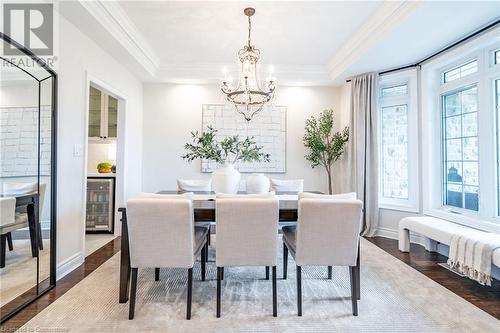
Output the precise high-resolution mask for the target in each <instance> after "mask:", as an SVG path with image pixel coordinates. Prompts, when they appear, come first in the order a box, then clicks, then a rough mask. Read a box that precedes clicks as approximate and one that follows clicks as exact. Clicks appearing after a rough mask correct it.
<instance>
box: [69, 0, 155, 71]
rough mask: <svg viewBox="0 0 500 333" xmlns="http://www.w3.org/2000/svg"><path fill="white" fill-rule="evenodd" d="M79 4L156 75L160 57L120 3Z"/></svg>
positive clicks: (99, 1)
mask: <svg viewBox="0 0 500 333" xmlns="http://www.w3.org/2000/svg"><path fill="white" fill-rule="evenodd" d="M79 2H80V4H81V5H82V6H83V8H85V9H86V10H87V11H88V12H89V13H90V14H91V15H92V16H93V17H94V18H95V19H96V20H97V21H98V22H99V23H100V24H102V26H103V27H104V28H105V29H106V30H107V31H108V32H109V33H110V34H111V36H113V38H114V39H115V40H116V41H118V43H120V45H122V46H123V47H124V48H125V49H126V50H127V52H129V53H130V55H131V56H132V57H133V58H134V59H135V60H136V61H137V62H138V63H139V64H140V65H141V66H142V67H143V68H144V69H145V70H146V71H147V72H148V73H149V74H150V75H151V76H154V75H155V74H156V71H157V69H158V67H159V66H160V60H159V58H158V56H157V55H156V54H155V52H154V51H153V49H152V48H151V46H150V45H149V44H148V43H147V42H146V40H145V38H144V37H143V36H142V34H141V33H140V32H139V30H138V29H137V27H136V26H135V24H134V23H133V22H132V21H131V20H130V18H129V17H128V16H127V14H126V13H125V11H124V10H123V9H122V8H121V7H120V5H119V4H118V3H116V2H114V1H102V0H97V1H85V0H79Z"/></svg>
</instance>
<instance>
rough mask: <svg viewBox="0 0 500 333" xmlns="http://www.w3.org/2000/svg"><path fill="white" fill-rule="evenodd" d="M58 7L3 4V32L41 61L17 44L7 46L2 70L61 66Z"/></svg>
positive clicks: (39, 4) (18, 3) (42, 4)
mask: <svg viewBox="0 0 500 333" xmlns="http://www.w3.org/2000/svg"><path fill="white" fill-rule="evenodd" d="M54 6H55V4H54V3H48V2H46V1H43V2H41V1H39V2H36V1H35V2H29V3H28V2H26V3H25V2H19V1H11V2H9V1H3V4H2V15H1V17H2V18H3V26H2V28H3V32H4V34H5V35H7V36H8V37H10V39H11V40H13V41H15V42H17V43H18V44H19V45H21V46H22V47H23V48H25V49H26V50H28V51H30V52H31V53H33V54H34V55H36V56H37V57H38V58H39V59H38V60H36V61H35V60H33V59H32V58H31V57H30V56H28V55H26V53H24V52H23V51H22V50H21V49H20V48H18V47H17V46H16V45H15V44H11V43H7V42H4V43H3V52H2V58H4V61H3V62H2V64H1V65H2V66H9V65H10V66H18V67H22V68H25V69H26V68H27V69H33V68H37V67H39V66H40V65H46V66H47V67H50V68H55V67H56V65H57V60H58V57H57V54H56V50H57V48H56V45H57V38H56V32H57V29H56V28H57V25H56V21H57V20H56V17H57V16H56V15H55V8H54Z"/></svg>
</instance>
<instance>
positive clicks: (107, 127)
mask: <svg viewBox="0 0 500 333" xmlns="http://www.w3.org/2000/svg"><path fill="white" fill-rule="evenodd" d="M125 107H126V99H125V98H124V97H123V95H122V94H120V93H119V92H117V91H116V90H114V89H113V88H112V87H110V86H109V85H107V84H105V83H103V82H101V81H99V80H98V79H95V78H92V77H89V78H88V80H87V107H86V110H87V112H86V114H87V117H86V120H87V121H86V124H85V127H86V128H85V133H86V146H85V168H84V169H85V182H84V183H85V184H84V198H85V211H84V217H83V219H84V230H85V232H84V247H85V257H87V256H88V255H90V254H92V253H94V252H95V251H97V250H99V249H100V248H101V247H103V246H104V245H105V244H107V243H108V242H110V241H112V240H113V239H114V238H116V237H117V236H118V235H119V233H120V225H119V217H118V212H117V209H118V207H119V206H120V205H122V204H123V202H124V199H123V171H124V170H123V151H124V149H123V142H124V140H123V129H124V126H123V121H124V113H125Z"/></svg>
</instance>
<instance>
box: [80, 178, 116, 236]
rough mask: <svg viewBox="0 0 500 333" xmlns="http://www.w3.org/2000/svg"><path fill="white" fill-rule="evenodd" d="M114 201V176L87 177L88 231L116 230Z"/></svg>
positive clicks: (111, 231) (110, 231)
mask: <svg viewBox="0 0 500 333" xmlns="http://www.w3.org/2000/svg"><path fill="white" fill-rule="evenodd" d="M114 203H115V179H114V178H111V177H110V178H102V177H99V178H87V214H86V215H87V218H86V231H87V232H89V233H94V232H103V233H104V232H109V233H113V232H114V230H113V229H114V216H115V213H114V205H115V204H114Z"/></svg>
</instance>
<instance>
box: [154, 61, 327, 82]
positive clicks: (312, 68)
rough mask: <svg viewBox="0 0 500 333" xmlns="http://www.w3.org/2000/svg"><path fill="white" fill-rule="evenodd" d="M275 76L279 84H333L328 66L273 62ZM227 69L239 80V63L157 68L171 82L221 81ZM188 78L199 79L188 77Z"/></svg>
mask: <svg viewBox="0 0 500 333" xmlns="http://www.w3.org/2000/svg"><path fill="white" fill-rule="evenodd" d="M272 66H273V76H275V77H276V78H277V79H278V84H286V85H332V84H333V82H332V80H331V79H330V77H329V76H328V71H327V69H326V66H319V65H300V66H297V65H285V64H281V65H280V64H273V65H272ZM224 67H225V68H227V73H228V76H232V77H233V79H236V78H237V76H238V66H237V64H236V63H234V64H231V65H228V64H226V63H175V64H174V63H172V64H162V65H160V67H159V68H158V70H157V71H156V75H155V78H154V81H156V82H169V83H212V84H213V83H219V82H220V80H221V78H223V73H222V69H223V68H224ZM259 67H260V71H259V73H260V79H261V80H264V79H265V78H266V76H267V68H269V64H260V66H259ZM186 78H197V79H196V80H188V79H186Z"/></svg>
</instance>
